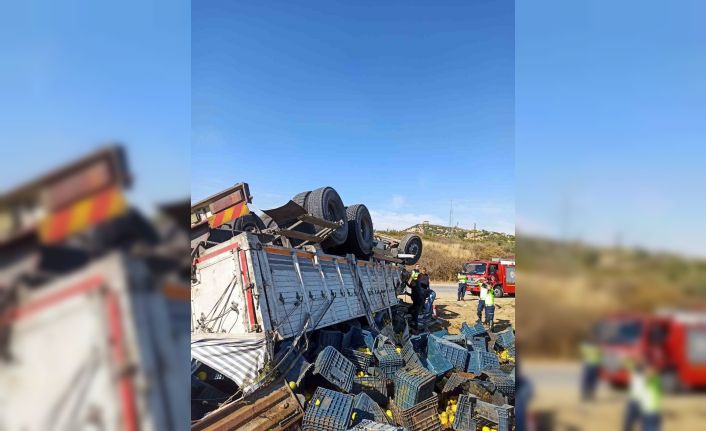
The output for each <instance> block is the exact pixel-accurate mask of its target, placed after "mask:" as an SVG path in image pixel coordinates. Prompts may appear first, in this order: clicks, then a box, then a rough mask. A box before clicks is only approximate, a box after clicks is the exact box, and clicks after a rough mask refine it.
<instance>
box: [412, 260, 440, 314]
mask: <svg viewBox="0 0 706 431" xmlns="http://www.w3.org/2000/svg"><path fill="white" fill-rule="evenodd" d="M417 284H418V285H419V287H420V288H421V289H422V291H423V292H424V309H423V311H424V313H425V314H426V313H431V311H432V308H433V304H434V300H435V299H436V292H434V291H433V290H431V288H430V282H429V273H428V272H427V268H426V267H424V268H422V273H421V274H419V277H418V278H417Z"/></svg>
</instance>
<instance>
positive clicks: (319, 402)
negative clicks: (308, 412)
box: [314, 398, 321, 406]
mask: <svg viewBox="0 0 706 431" xmlns="http://www.w3.org/2000/svg"><path fill="white" fill-rule="evenodd" d="M314 404H315V405H317V406H318V405H319V404H321V400H320V399H318V398H317V399H316V401H314Z"/></svg>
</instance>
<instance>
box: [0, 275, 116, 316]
mask: <svg viewBox="0 0 706 431" xmlns="http://www.w3.org/2000/svg"><path fill="white" fill-rule="evenodd" d="M103 283H104V280H103V277H101V276H98V275H96V276H93V277H90V278H87V279H85V280H83V281H81V282H79V283H76V284H74V285H71V286H69V287H67V288H65V289H62V290H60V291H58V292H53V293H51V294H48V295H46V296H43V297H41V298H38V299H36V300H35V301H33V302H30V303H28V304H25V305H22V306H19V307H15V308H11V309H10V310H8V311H7V312H6V313H5V315H4V316H2V318H1V319H0V326H4V325H7V324H9V323H12V322H14V321H16V320H19V319H22V318H24V317H27V316H30V315H32V314H34V313H37V312H38V311H41V310H43V309H45V308H47V307H49V306H51V305H54V304H56V303H57V302H60V301H63V300H65V299H69V298H71V297H73V296H76V295H79V294H82V293H87V292H90V291H92V290H95V289H96V288H98V287H99V286H101V285H102V284H103Z"/></svg>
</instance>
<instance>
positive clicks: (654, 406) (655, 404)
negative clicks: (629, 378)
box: [639, 366, 662, 431]
mask: <svg viewBox="0 0 706 431" xmlns="http://www.w3.org/2000/svg"><path fill="white" fill-rule="evenodd" d="M639 398H640V412H641V413H642V429H643V430H644V431H659V430H660V429H661V428H662V381H661V379H660V376H659V372H658V371H657V369H656V368H654V367H652V366H650V367H649V368H648V370H647V373H646V376H645V387H644V390H643V391H642V395H641V396H640V397H639Z"/></svg>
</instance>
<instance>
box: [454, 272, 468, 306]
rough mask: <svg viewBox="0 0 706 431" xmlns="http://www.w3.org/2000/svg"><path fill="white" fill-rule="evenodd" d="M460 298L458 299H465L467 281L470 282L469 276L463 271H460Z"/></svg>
mask: <svg viewBox="0 0 706 431" xmlns="http://www.w3.org/2000/svg"><path fill="white" fill-rule="evenodd" d="M457 277H458V295H457V296H458V298H457V299H456V301H463V297H464V296H466V283H468V276H467V275H466V274H464V273H462V272H459V273H458V276H457Z"/></svg>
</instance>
